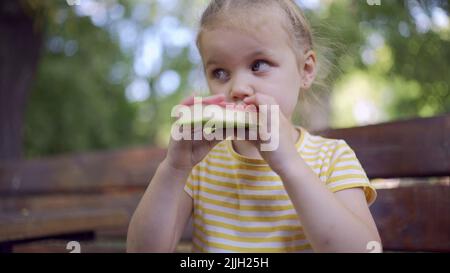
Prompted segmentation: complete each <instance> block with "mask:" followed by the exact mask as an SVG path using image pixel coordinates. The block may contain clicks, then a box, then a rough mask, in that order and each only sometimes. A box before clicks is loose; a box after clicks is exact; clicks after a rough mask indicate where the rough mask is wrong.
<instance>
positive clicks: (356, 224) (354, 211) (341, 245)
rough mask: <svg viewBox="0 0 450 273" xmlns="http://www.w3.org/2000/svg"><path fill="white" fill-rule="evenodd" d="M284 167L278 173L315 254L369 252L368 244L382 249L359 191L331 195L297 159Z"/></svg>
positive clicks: (363, 196) (346, 191)
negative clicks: (373, 242) (373, 244)
mask: <svg viewBox="0 0 450 273" xmlns="http://www.w3.org/2000/svg"><path fill="white" fill-rule="evenodd" d="M284 166H285V167H284V168H282V169H280V170H278V171H277V173H278V174H279V175H280V177H281V179H282V181H283V183H284V186H285V188H286V191H287V193H288V195H289V197H290V199H291V201H292V204H293V205H294V207H295V209H296V211H297V214H298V215H299V217H300V220H301V223H302V226H303V229H304V232H305V234H306V236H307V237H308V239H309V241H310V242H311V245H312V247H313V249H314V250H315V251H317V252H368V249H367V246H368V243H369V242H371V241H376V242H378V243H380V246H381V239H380V236H379V234H378V231H377V228H376V225H375V222H374V220H373V218H372V215H371V214H370V211H369V209H368V206H367V203H366V198H365V195H364V192H363V191H362V189H360V188H354V189H348V190H342V191H340V192H337V193H332V192H331V191H330V190H329V189H328V188H327V187H326V185H324V183H323V182H322V181H320V179H319V178H318V177H317V175H316V174H315V173H314V172H313V171H312V170H311V169H310V168H309V166H308V165H307V164H306V163H305V161H304V160H303V159H302V158H301V157H300V156H298V157H296V158H295V159H294V160H290V161H289V163H286V164H285V165H284Z"/></svg>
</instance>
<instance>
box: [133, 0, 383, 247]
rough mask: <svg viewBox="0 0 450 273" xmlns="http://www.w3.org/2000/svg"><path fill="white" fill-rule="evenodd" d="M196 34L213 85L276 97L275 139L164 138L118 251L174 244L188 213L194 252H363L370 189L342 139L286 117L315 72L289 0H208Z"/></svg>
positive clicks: (222, 91) (307, 35)
mask: <svg viewBox="0 0 450 273" xmlns="http://www.w3.org/2000/svg"><path fill="white" fill-rule="evenodd" d="M197 44H198V48H199V50H200V53H201V56H202V60H203V65H204V70H205V74H206V78H207V82H208V86H209V89H210V91H211V93H212V94H213V95H216V96H218V97H221V96H222V97H224V98H225V99H226V100H227V101H229V102H235V103H238V104H239V103H245V104H250V105H255V106H257V107H258V106H261V105H279V109H280V118H279V136H278V137H279V145H278V148H277V149H275V150H273V151H262V150H261V149H260V146H261V143H262V141H261V140H256V141H245V140H239V141H237V140H225V141H222V142H219V141H207V140H192V141H189V140H180V141H174V140H173V139H172V140H171V142H170V144H169V148H168V152H167V156H166V158H165V160H164V161H163V162H162V163H161V164H160V166H159V168H158V170H157V171H156V173H155V175H154V177H153V179H152V181H151V183H150V185H149V187H148V189H147V190H146V192H145V194H144V196H143V198H142V200H141V201H140V203H139V205H138V208H137V209H136V212H135V214H134V215H133V218H132V220H131V223H130V227H129V232H128V242H127V249H128V251H130V252H136V251H145V252H171V251H174V250H175V247H176V246H177V243H178V241H179V239H180V237H181V235H182V233H183V230H184V228H185V226H186V224H187V222H188V220H189V218H190V217H191V216H192V217H193V223H194V236H193V247H194V251H198V252H303V251H315V252H367V251H368V247H367V246H368V245H369V244H370V245H373V243H374V242H375V243H377V242H378V243H379V242H380V237H379V234H378V231H377V228H376V225H375V223H374V221H373V218H372V216H371V214H370V211H369V209H368V205H370V204H371V203H372V202H373V201H374V199H375V197H376V192H375V190H374V188H373V187H372V186H371V185H370V182H369V180H368V178H367V176H366V174H365V172H364V170H363V168H362V167H361V165H360V163H359V161H358V159H357V158H356V156H355V153H354V152H353V150H352V149H351V148H350V147H349V146H348V145H347V143H346V142H345V141H344V140H335V139H327V138H322V137H320V136H314V135H312V134H310V133H309V132H308V131H306V130H305V129H304V128H302V127H299V126H294V125H292V123H291V118H292V114H293V112H294V108H295V106H296V103H297V101H298V97H299V93H300V92H306V91H307V90H308V89H309V88H310V86H311V85H312V83H313V81H314V79H315V76H316V55H315V52H314V44H313V39H312V35H311V30H310V28H309V26H308V23H307V21H306V19H305V17H304V15H303V14H302V12H301V11H300V9H299V7H298V6H297V5H296V4H295V2H294V1H292V0H258V1H254V0H239V1H235V0H212V1H211V3H210V4H209V6H208V7H207V9H206V10H205V12H204V13H203V16H202V19H201V24H200V31H199V35H198V40H197ZM260 115H263V113H260ZM197 133H198V132H197Z"/></svg>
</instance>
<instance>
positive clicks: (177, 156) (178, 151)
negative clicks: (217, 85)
mask: <svg viewBox="0 0 450 273" xmlns="http://www.w3.org/2000/svg"><path fill="white" fill-rule="evenodd" d="M222 97H223V95H217V96H212V97H209V98H208V100H214V99H218V100H220V99H222ZM191 101H193V96H191V97H189V98H187V99H185V100H184V101H183V102H181V103H180V104H182V105H183V104H184V105H186V104H190V103H191ZM205 136H206V133H205V132H204V131H203V130H202V128H201V127H200V128H198V129H197V130H195V127H194V126H192V128H191V138H190V139H191V140H184V139H181V140H175V139H174V138H173V136H172V135H171V137H170V142H169V147H168V149H167V155H166V159H165V161H166V163H167V164H168V165H169V166H170V167H171V168H173V169H175V170H180V171H185V172H190V171H191V170H192V168H193V167H194V166H195V165H196V164H197V163H199V162H200V161H202V159H203V158H204V157H205V156H206V155H207V154H208V153H209V152H210V151H211V149H212V148H214V146H216V145H217V144H218V143H219V142H220V140H215V139H214V140H211V141H208V140H206V137H205ZM199 138H201V140H194V139H199Z"/></svg>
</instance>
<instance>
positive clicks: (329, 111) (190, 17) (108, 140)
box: [1, 0, 450, 158]
mask: <svg viewBox="0 0 450 273" xmlns="http://www.w3.org/2000/svg"><path fill="white" fill-rule="evenodd" d="M2 2H3V3H2V4H1V5H2V11H1V12H2V16H7V17H8V16H9V17H10V18H13V19H14V18H15V19H14V20H16V21H19V20H23V21H24V24H32V26H33V30H34V32H35V33H36V37H35V38H34V39H30V41H28V42H26V43H22V47H24V49H22V50H24V52H27V48H29V51H30V52H31V51H33V50H36V51H37V52H38V54H37V55H36V57H35V59H36V60H35V63H33V62H30V60H29V58H27V60H25V59H26V58H20V54H17V55H16V56H15V57H11V58H8V57H7V56H6V54H4V55H5V56H3V57H4V61H2V62H3V64H2V66H3V67H5V66H6V67H8V66H10V63H12V62H14V63H15V64H17V65H23V66H28V67H30V66H32V67H34V69H33V70H31V72H30V73H29V74H30V75H28V76H29V80H28V81H29V84H28V87H27V88H26V94H25V96H24V99H23V101H24V102H23V105H24V106H23V113H24V114H23V119H19V121H18V122H19V123H20V129H19V130H20V132H21V133H20V134H19V135H21V137H19V139H18V140H17V141H18V142H19V143H20V145H21V147H22V148H21V149H20V151H19V153H20V154H22V155H23V156H25V157H27V158H30V157H37V156H47V155H52V154H61V153H73V152H83V151H91V150H106V149H116V148H124V147H131V146H139V145H158V146H164V145H166V144H167V142H168V139H169V130H170V125H171V124H170V110H171V108H172V106H173V105H174V104H176V103H177V102H178V101H179V100H181V99H182V98H183V97H185V96H187V95H189V94H191V93H192V91H201V92H207V91H206V88H205V87H206V84H205V81H204V78H203V75H202V67H201V61H200V57H199V54H198V52H197V49H196V47H195V41H194V40H195V35H196V28H197V22H198V19H199V17H200V15H201V12H202V9H203V8H204V7H205V4H206V3H207V1H205V0H98V1H95V0H80V1H79V5H69V4H77V3H76V2H77V1H75V0H72V1H63V0H21V1H11V2H9V1H2ZM7 2H9V3H7ZM12 2H20V9H21V11H23V12H24V13H25V14H26V15H27V17H30V18H32V20H31V21H30V22H28V21H27V22H25V21H26V19H24V18H25V17H23V16H22V17H21V16H18V15H17V14H19V13H20V12H21V11H19V10H18V8H17V7H16V6H15V4H11V3H12ZM297 3H298V4H299V5H300V6H301V7H302V8H303V10H304V11H305V13H306V14H307V17H308V18H309V19H310V21H311V24H312V26H313V29H314V32H315V33H316V40H317V42H318V48H317V49H318V51H319V56H320V59H321V63H320V64H321V67H320V70H319V71H320V77H319V78H320V79H319V81H318V84H317V85H316V86H315V87H314V89H313V90H311V92H310V93H309V94H307V95H306V98H305V99H304V100H302V101H301V102H300V104H299V107H298V108H299V109H298V113H297V114H296V116H295V122H296V123H298V124H301V125H303V126H305V127H307V128H309V129H312V130H313V129H321V128H325V127H349V126H357V125H364V124H373V123H379V122H384V121H391V120H398V119H406V118H413V117H429V116H435V115H440V114H443V113H449V112H450V95H449V94H450V91H449V86H450V77H449V76H450V75H449V65H450V23H449V2H448V1H438V0H435V1H433V0H430V1H417V0H404V1H387V0H380V1H360V0H353V1H352V0H337V1H332V0H299V1H297ZM377 3H379V4H380V5H377ZM9 17H8V18H9ZM4 18H6V17H4ZM13 19H11V20H13ZM16 21H15V24H18V23H17V22H16ZM15 33H16V35H17V33H18V32H15ZM2 36H5V35H2ZM10 37H13V36H10ZM4 38H5V37H4ZM14 43H16V42H15V41H14V39H12V38H7V39H6V38H5V39H3V38H2V41H1V44H2V47H8V46H9V47H11V48H14V47H16V46H17V45H16V44H14ZM20 62H22V63H20ZM5 71H6V70H5V69H3V71H2V72H1V73H7V72H5ZM10 73H12V72H10ZM10 76H11V77H16V79H22V78H20V77H24V76H23V75H22V76H20V75H17V74H16V75H10ZM27 79H28V78H27ZM24 82H25V83H26V81H24ZM5 85H6V86H5ZM2 88H3V89H4V90H3V93H2V94H3V95H2V100H4V102H3V104H10V103H20V101H19V102H18V101H14V100H15V98H13V97H14V96H13V94H14V92H15V91H14V88H15V86H14V85H12V86H11V87H8V86H7V84H5V83H4V84H3V85H2ZM8 92H9V93H8ZM8 94H9V97H8ZM6 100H8V101H9V102H8V103H5V101H6ZM5 107H6V106H5ZM14 109H17V108H14ZM20 109H22V108H20ZM20 109H19V110H18V111H20ZM18 115H19V117H20V113H19V114H18ZM4 133H5V132H3V133H2V134H4Z"/></svg>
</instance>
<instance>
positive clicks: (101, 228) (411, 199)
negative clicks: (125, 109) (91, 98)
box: [0, 115, 450, 252]
mask: <svg viewBox="0 0 450 273" xmlns="http://www.w3.org/2000/svg"><path fill="white" fill-rule="evenodd" d="M315 133H317V134H320V135H323V136H325V137H331V138H339V139H345V140H346V141H347V143H348V144H349V145H350V146H351V147H352V148H353V149H354V150H355V152H356V154H357V156H358V158H359V159H360V161H361V163H362V165H363V167H364V169H365V170H366V172H367V174H368V176H369V177H370V178H371V179H376V178H426V177H440V178H444V177H447V180H445V179H441V182H440V183H434V184H433V183H421V184H420V183H419V184H417V183H416V184H413V185H406V184H409V183H407V181H400V185H399V186H400V187H396V188H392V189H380V190H378V199H377V201H376V203H375V204H374V205H372V207H371V211H372V213H373V215H374V217H375V220H376V223H377V225H378V228H379V230H380V234H381V237H382V240H383V245H384V248H385V250H388V251H450V182H449V180H448V176H450V115H446V116H441V117H434V118H426V119H414V120H408V121H397V122H391V123H385V124H378V125H371V126H364V127H356V128H347V129H336V130H325V131H321V132H315ZM164 156H165V150H164V149H156V148H151V147H147V148H136V149H128V150H122V151H112V152H103V153H92V154H82V155H69V156H60V157H54V158H47V159H35V160H29V161H21V162H0V200H1V202H0V223H1V226H0V250H2V251H17V252H67V250H66V249H65V244H66V243H67V242H68V241H70V240H86V243H83V244H82V249H81V251H82V252H124V251H125V240H126V230H127V227H128V222H129V220H130V217H131V215H132V213H133V211H134V209H135V208H136V205H137V203H138V201H139V200H140V198H141V196H142V194H143V191H144V190H145V188H146V187H147V185H148V182H149V181H150V179H151V177H152V175H153V174H154V172H155V170H156V168H157V167H158V164H159V163H160V162H161V160H162V159H163V158H164ZM445 181H447V182H445ZM377 183H379V182H377V181H374V184H375V185H377ZM402 183H403V184H405V185H403V184H402ZM191 230H192V227H191V226H189V227H188V228H187V230H186V232H185V236H184V239H183V242H182V243H181V244H180V248H179V251H188V250H189V243H186V242H189V236H190V231H191ZM49 239H55V240H56V242H59V243H55V244H41V243H40V242H41V241H42V240H49ZM35 241H36V243H33V242H35ZM112 242H114V244H113V243H112ZM25 243H27V244H25ZM102 243H103V244H102Z"/></svg>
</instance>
